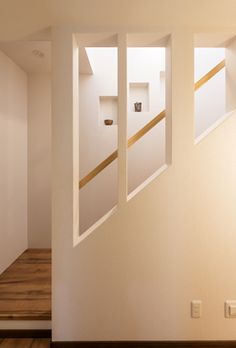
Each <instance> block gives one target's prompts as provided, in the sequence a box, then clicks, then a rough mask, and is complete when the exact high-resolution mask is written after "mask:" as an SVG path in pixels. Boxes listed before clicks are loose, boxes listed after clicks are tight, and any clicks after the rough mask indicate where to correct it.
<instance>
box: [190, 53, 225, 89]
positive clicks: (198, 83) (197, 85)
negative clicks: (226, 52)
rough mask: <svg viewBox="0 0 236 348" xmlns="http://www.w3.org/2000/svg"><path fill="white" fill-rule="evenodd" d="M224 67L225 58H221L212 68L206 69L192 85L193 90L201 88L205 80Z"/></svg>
mask: <svg viewBox="0 0 236 348" xmlns="http://www.w3.org/2000/svg"><path fill="white" fill-rule="evenodd" d="M224 67H225V59H224V60H222V61H221V62H220V63H219V64H217V65H216V66H215V67H214V68H213V69H211V70H210V71H208V73H207V74H206V75H204V76H203V77H202V78H200V80H198V81H197V82H196V83H195V85H194V91H195V92H196V91H197V90H198V89H199V88H201V87H202V86H203V85H204V84H205V83H206V82H207V81H209V80H210V79H211V78H212V77H213V76H215V75H216V74H217V73H218V72H219V71H220V70H221V69H223V68H224Z"/></svg>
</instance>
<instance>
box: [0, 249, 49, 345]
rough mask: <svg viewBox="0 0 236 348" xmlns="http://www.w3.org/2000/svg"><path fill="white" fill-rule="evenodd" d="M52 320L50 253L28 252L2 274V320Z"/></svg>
mask: <svg viewBox="0 0 236 348" xmlns="http://www.w3.org/2000/svg"><path fill="white" fill-rule="evenodd" d="M50 319H51V251H50V250H49V249H28V250H26V251H25V252H24V253H23V254H22V255H21V256H20V257H19V258H18V259H17V260H16V261H15V262H14V263H13V264H12V265H11V266H10V267H9V268H8V269H7V270H6V271H5V272H3V273H2V274H1V275H0V320H50ZM4 344H5V343H4ZM6 344H7V343H6ZM37 344H41V343H40V342H39V343H35V345H32V347H40V348H41V347H47V346H45V345H42V344H44V343H43V342H42V344H41V345H37ZM0 347H2V344H0ZM4 347H5V346H4ZM6 347H8V345H6ZM9 347H12V346H10V345H9ZM17 347H18V346H17ZM19 347H21V346H19ZM25 347H28V346H25ZM30 347H31V346H30Z"/></svg>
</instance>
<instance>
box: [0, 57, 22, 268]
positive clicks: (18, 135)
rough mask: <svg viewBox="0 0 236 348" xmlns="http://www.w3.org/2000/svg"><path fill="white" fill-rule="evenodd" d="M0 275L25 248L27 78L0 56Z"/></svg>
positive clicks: (16, 67) (7, 59) (9, 61)
mask: <svg viewBox="0 0 236 348" xmlns="http://www.w3.org/2000/svg"><path fill="white" fill-rule="evenodd" d="M0 144H1V145H0V273H1V272H2V271H3V270H5V269H6V268H7V267H8V266H9V265H10V264H11V263H12V262H13V261H14V260H15V259H16V258H17V257H18V256H19V255H20V254H21V253H22V252H23V251H24V250H25V249H26V248H27V75H26V73H25V72H23V71H22V70H21V69H20V68H19V67H18V66H17V65H16V64H15V63H14V62H12V61H11V60H10V59H9V58H8V57H7V56H6V55H5V54H3V53H2V52H0Z"/></svg>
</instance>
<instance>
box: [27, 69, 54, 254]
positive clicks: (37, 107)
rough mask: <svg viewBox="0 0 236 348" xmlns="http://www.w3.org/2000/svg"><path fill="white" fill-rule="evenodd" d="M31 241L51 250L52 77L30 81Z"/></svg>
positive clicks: (31, 244)
mask: <svg viewBox="0 0 236 348" xmlns="http://www.w3.org/2000/svg"><path fill="white" fill-rule="evenodd" d="M28 238H29V247H30V248H50V246H51V75H50V74H47V73H38V74H37V73H34V74H29V77H28Z"/></svg>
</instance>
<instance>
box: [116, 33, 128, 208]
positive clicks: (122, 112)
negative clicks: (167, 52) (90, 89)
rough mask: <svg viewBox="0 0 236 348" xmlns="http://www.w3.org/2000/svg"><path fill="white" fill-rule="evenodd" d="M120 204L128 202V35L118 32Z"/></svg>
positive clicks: (120, 205)
mask: <svg viewBox="0 0 236 348" xmlns="http://www.w3.org/2000/svg"><path fill="white" fill-rule="evenodd" d="M117 163H118V205H119V207H122V206H123V205H125V204H126V203H127V193H128V192H127V191H128V174H127V172H128V170H127V35H126V34H121V33H120V34H118V162H117Z"/></svg>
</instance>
